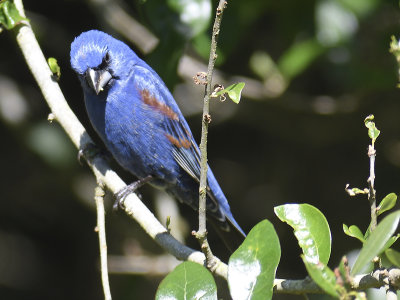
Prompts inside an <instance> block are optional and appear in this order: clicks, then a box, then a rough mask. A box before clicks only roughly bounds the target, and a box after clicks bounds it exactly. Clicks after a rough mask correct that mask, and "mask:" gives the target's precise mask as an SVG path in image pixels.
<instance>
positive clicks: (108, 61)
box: [103, 52, 111, 64]
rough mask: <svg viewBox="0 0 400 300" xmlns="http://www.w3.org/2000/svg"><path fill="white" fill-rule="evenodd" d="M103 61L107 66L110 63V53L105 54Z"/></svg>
mask: <svg viewBox="0 0 400 300" xmlns="http://www.w3.org/2000/svg"><path fill="white" fill-rule="evenodd" d="M103 61H104V62H105V63H106V64H109V63H110V61H111V56H110V52H106V55H104V59H103Z"/></svg>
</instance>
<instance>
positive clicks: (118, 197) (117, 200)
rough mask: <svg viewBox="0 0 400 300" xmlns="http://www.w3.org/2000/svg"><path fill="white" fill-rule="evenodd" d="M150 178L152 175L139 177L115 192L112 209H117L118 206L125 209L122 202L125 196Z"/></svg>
mask: <svg viewBox="0 0 400 300" xmlns="http://www.w3.org/2000/svg"><path fill="white" fill-rule="evenodd" d="M152 179H153V177H152V176H151V175H148V176H146V177H144V178H141V179H139V180H137V181H134V182H132V183H131V184H129V185H127V186H125V187H124V188H122V189H121V190H119V191H118V192H116V193H115V194H114V196H115V202H114V205H113V209H114V210H118V209H119V208H120V209H125V204H124V201H125V198H126V197H127V196H128V195H130V194H131V193H134V192H135V191H136V190H137V189H138V188H140V187H141V186H143V185H144V184H146V183H148V182H149V181H150V180H152Z"/></svg>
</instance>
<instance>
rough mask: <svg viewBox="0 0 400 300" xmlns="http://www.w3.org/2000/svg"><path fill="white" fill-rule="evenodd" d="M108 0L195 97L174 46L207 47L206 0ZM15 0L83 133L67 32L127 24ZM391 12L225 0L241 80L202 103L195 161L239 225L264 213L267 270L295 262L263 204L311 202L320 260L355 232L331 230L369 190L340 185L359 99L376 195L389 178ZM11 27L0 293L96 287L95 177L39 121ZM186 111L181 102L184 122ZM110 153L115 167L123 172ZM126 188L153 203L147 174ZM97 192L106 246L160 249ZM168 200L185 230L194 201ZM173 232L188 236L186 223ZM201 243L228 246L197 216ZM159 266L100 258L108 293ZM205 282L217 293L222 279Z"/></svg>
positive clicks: (350, 176)
mask: <svg viewBox="0 0 400 300" xmlns="http://www.w3.org/2000/svg"><path fill="white" fill-rule="evenodd" d="M118 3H119V2H118ZM120 4H121V5H122V6H123V7H124V8H125V9H126V11H128V12H130V14H131V15H132V17H133V18H135V19H136V20H137V21H139V22H140V23H142V24H143V25H144V26H146V27H147V28H148V29H149V30H150V31H151V32H152V33H153V34H155V35H156V36H157V37H158V39H159V40H160V43H159V45H158V46H157V48H156V49H155V50H154V51H153V52H152V53H150V54H148V55H146V56H145V57H144V56H142V57H143V58H144V59H145V60H146V61H147V62H148V63H149V64H150V65H151V66H152V67H153V68H154V69H155V70H157V72H159V74H160V76H161V77H162V78H163V79H164V80H165V81H166V83H167V85H168V86H169V87H170V89H171V90H172V91H173V92H174V94H175V95H176V98H177V101H178V102H179V104H180V106H181V107H183V108H184V107H188V106H189V107H198V106H199V102H201V99H202V97H203V92H204V91H203V89H202V88H198V87H193V83H192V82H191V81H186V80H185V79H184V78H182V77H181V76H180V75H179V73H178V71H177V70H178V63H179V62H180V58H181V57H182V56H183V55H190V56H191V57H194V58H196V59H198V60H199V61H202V62H204V63H206V61H207V59H208V47H209V41H210V25H211V23H212V20H213V18H214V16H213V14H214V13H213V12H214V7H215V5H216V4H215V2H214V1H209V0H208V1H206V0H185V1H184V0H169V1H160V0H158V1H156V0H153V1H152V0H147V1H143V0H138V1H131V0H130V1H128V0H126V1H123V2H120ZM24 5H25V8H26V10H27V17H28V18H29V20H30V21H31V23H32V26H33V28H34V31H35V33H36V34H37V38H38V39H39V42H40V44H41V46H42V48H43V51H44V53H45V55H46V56H48V57H50V56H51V57H57V61H58V65H59V66H60V68H61V69H62V70H63V71H62V72H63V76H62V78H61V79H60V82H59V83H60V85H61V87H62V89H63V92H64V93H65V96H66V98H67V99H68V101H69V104H70V105H71V107H72V108H73V110H74V111H75V112H76V114H77V115H78V117H79V119H80V120H81V121H82V122H83V124H84V125H85V126H86V127H87V128H88V130H89V132H90V134H91V136H93V137H94V138H95V139H96V136H95V134H94V132H93V130H92V129H91V127H90V124H89V122H88V119H87V117H86V113H85V109H84V105H83V101H82V93H81V88H80V86H79V82H78V80H77V79H76V78H75V76H74V74H73V72H72V71H71V69H70V67H69V47H70V44H71V42H72V40H73V39H74V37H75V36H77V35H78V34H79V33H81V32H82V31H85V30H88V29H92V28H98V29H101V30H103V31H107V32H109V33H110V34H112V35H114V36H115V37H116V38H120V39H123V40H124V41H126V42H127V43H129V40H127V39H126V37H125V35H124V32H120V31H118V30H117V29H116V28H113V27H112V26H110V23H109V22H108V21H109V20H105V19H104V18H103V16H104V15H99V14H97V12H96V9H94V6H95V5H96V1H94V0H92V1H89V0H88V1H73V0H69V1H66V0H60V1H57V7H56V9H55V8H54V2H51V1H25V2H24ZM71 16H73V21H72V22H71ZM399 17H400V15H399V7H398V4H397V2H389V1H383V0H337V1H334V0H315V1H289V0H283V1H264V0H249V1H231V2H229V4H228V8H227V10H226V11H225V13H224V18H223V21H222V28H221V33H220V39H219V48H218V59H217V68H218V69H219V70H220V71H222V72H223V74H228V75H229V76H241V77H240V80H235V81H234V82H237V81H243V82H245V83H246V86H245V88H244V90H243V92H242V101H241V103H240V105H235V104H234V103H231V102H230V101H225V102H223V103H219V102H218V101H215V103H212V104H213V106H212V107H211V114H212V120H213V122H212V123H211V128H210V135H209V142H208V146H209V151H210V152H209V158H210V165H211V166H212V168H213V171H214V173H215V174H216V177H217V178H218V181H219V182H220V184H221V186H222V188H223V190H224V192H225V194H226V195H227V197H228V199H229V202H230V204H231V208H232V212H233V214H234V215H235V218H236V219H237V220H238V222H239V223H240V224H241V226H242V227H243V228H244V229H245V230H246V231H248V230H249V229H250V228H252V227H253V226H254V225H255V224H257V223H258V222H259V221H261V220H263V219H266V218H268V219H269V220H270V221H271V222H272V223H273V224H274V227H275V229H276V231H277V233H278V236H279V238H280V241H281V249H282V259H281V263H280V265H279V268H278V270H277V276H278V277H284V278H303V277H304V276H306V270H305V267H304V265H303V263H302V261H301V260H300V259H299V256H300V253H301V249H300V247H299V246H298V245H297V241H296V239H295V237H294V236H293V234H292V230H291V229H290V228H288V226H285V224H282V223H281V222H280V221H279V220H278V219H277V218H276V217H275V216H274V212H273V207H274V206H278V205H281V204H284V203H303V202H307V203H310V204H312V205H313V206H315V207H317V208H318V209H319V210H321V211H323V212H324V214H325V217H326V219H327V221H328V222H329V224H330V229H331V232H332V237H333V251H332V254H331V259H330V264H332V266H331V267H334V266H335V265H337V264H338V263H339V261H340V259H341V257H342V256H343V255H344V254H346V253H347V252H349V251H351V250H353V249H354V248H359V247H360V243H359V241H358V240H356V239H350V238H349V237H348V236H346V235H345V234H344V233H343V229H342V224H343V223H346V224H357V225H358V226H359V228H360V230H361V231H362V232H365V230H366V229H367V228H368V224H369V207H368V203H367V201H364V202H363V201H362V200H358V199H354V198H350V197H349V196H348V195H347V194H346V193H345V192H344V187H345V184H346V183H348V182H351V183H352V184H354V185H355V186H363V185H365V182H364V181H363V180H362V178H367V174H368V158H367V156H366V155H361V154H360V153H363V152H366V150H365V149H366V147H367V144H368V143H369V140H368V138H367V137H366V134H365V131H364V130H365V129H364V128H362V126H360V122H362V121H363V120H364V118H365V117H366V116H367V115H369V114H371V113H373V114H374V115H375V118H376V120H377V122H378V123H379V129H380V130H381V135H380V137H379V143H378V144H377V145H376V149H377V153H378V156H377V164H376V175H377V177H376V189H377V193H378V199H382V198H383V197H382V195H386V194H388V193H390V192H394V193H396V194H399V185H398V182H400V169H399V167H400V122H399V121H398V115H399V112H400V102H399V99H398V97H399V92H398V90H397V89H396V85H397V81H398V65H397V61H396V58H395V57H393V55H392V54H391V53H389V45H390V42H391V36H392V35H394V36H395V37H397V38H398V37H399V36H400V28H399V25H398V20H399ZM14 39H15V36H14V35H13V32H12V31H10V32H6V31H3V32H1V34H0V45H1V47H0V57H1V58H0V120H1V123H0V124H1V125H0V134H1V136H2V140H3V143H2V147H1V158H2V159H1V165H2V170H3V176H2V178H3V180H2V181H1V186H0V190H1V199H2V209H1V210H0V262H1V263H0V294H1V295H2V298H4V299H54V298H55V297H56V298H57V299H61V300H62V299H71V298H74V299H99V298H101V297H102V290H101V284H100V275H99V271H98V250H97V247H98V243H97V236H96V234H95V232H94V230H93V229H94V226H95V213H94V210H93V209H94V208H93V206H94V205H93V199H92V197H93V188H94V179H93V177H92V175H91V174H90V172H89V171H88V169H87V168H86V167H85V166H81V165H80V164H79V163H78V161H77V159H75V157H76V155H77V151H76V150H75V149H74V148H73V147H72V145H71V143H70V142H69V140H68V138H67V136H65V135H64V134H63V132H62V131H61V130H60V128H59V126H58V125H57V124H56V122H53V123H52V124H49V123H47V122H46V119H47V115H48V113H49V109H48V107H47V106H46V105H45V103H44V101H43V100H42V96H41V94H40V91H39V89H38V87H37V86H36V84H35V82H34V80H33V77H32V75H31V74H30V73H29V70H28V68H27V67H26V65H25V63H24V61H23V58H22V55H21V54H20V52H19V50H18V48H17V46H16V43H15V41H14ZM393 43H394V42H392V47H393V46H394V44H393ZM132 47H133V46H132ZM392 52H393V51H392ZM394 54H396V53H395V52H394ZM198 71H205V70H194V71H193V76H194V75H195V74H196V72H198ZM231 83H232V82H231ZM254 83H257V84H254ZM262 88H268V89H270V90H273V91H274V94H273V95H274V97H268V96H265V93H262V92H260V91H259V90H260V89H262ZM246 90H247V91H246ZM250 91H251V92H252V94H251V95H252V96H251V97H250V96H248V97H247V96H246V95H250V93H249V92H250ZM254 95H255V96H254ZM257 95H261V96H257ZM192 112H193V110H192ZM199 113H200V111H199V110H198V111H197V113H193V114H192V115H191V116H189V117H188V121H189V123H190V125H191V128H192V131H193V133H194V134H195V136H196V137H199V132H200V124H201V116H200V114H199ZM97 141H98V138H97ZM115 168H116V169H117V170H118V171H119V172H120V173H121V174H122V175H123V176H124V178H125V179H126V180H127V181H132V180H133V178H131V177H130V176H129V174H126V173H124V172H123V171H122V170H120V169H118V166H116V165H115ZM141 192H142V193H143V198H144V199H146V203H148V205H149V206H150V207H153V205H152V202H151V200H150V199H152V195H153V190H152V189H151V188H147V187H145V188H143V189H142V190H141ZM360 198H362V196H360ZM148 199H149V200H148ZM111 202H112V199H110V200H109V203H108V204H109V206H108V214H107V219H106V221H107V234H108V249H109V253H110V254H112V255H124V256H126V257H133V258H132V259H133V260H134V257H136V256H138V255H141V254H149V253H150V254H152V255H155V254H159V253H160V252H161V249H159V247H158V246H157V245H156V244H155V243H154V242H153V241H151V240H150V239H149V238H148V237H147V236H146V234H145V233H144V232H143V230H141V229H140V228H138V226H137V225H136V224H135V223H134V222H132V221H131V220H129V219H128V218H127V217H126V216H124V215H123V214H116V213H112V212H111ZM396 206H398V204H396ZM180 209H181V212H182V214H183V215H184V216H185V218H186V220H188V222H189V223H190V226H189V230H191V229H193V228H195V227H196V223H197V221H196V214H195V213H193V212H192V211H191V209H190V208H187V207H181V206H180ZM171 223H174V219H171ZM187 243H188V244H189V245H191V246H192V247H198V246H197V243H196V241H194V240H193V239H192V238H190V237H189V238H187ZM210 243H211V245H212V247H213V249H214V248H215V252H216V254H217V255H219V256H221V257H222V258H224V259H226V258H227V257H228V256H227V255H226V254H225V249H224V248H223V246H221V247H219V244H221V243H219V241H218V238H217V237H215V236H214V235H213V232H212V230H210ZM396 247H398V246H396V244H395V246H394V248H395V249H394V250H393V251H396ZM399 250H400V249H397V251H399ZM393 253H395V252H390V254H391V257H392V259H393V257H394V255H393ZM393 260H395V259H393ZM161 279H162V276H160V275H151V274H147V275H146V276H142V275H121V274H117V273H115V274H113V275H112V276H111V288H112V293H113V298H114V299H131V298H141V299H151V298H154V296H155V292H156V289H157V286H158V284H159V283H160V281H161ZM217 284H219V285H220V284H221V282H218V281H217ZM225 284H226V283H225ZM222 290H223V289H218V292H219V293H220V291H222ZM218 296H219V298H221V297H223V298H224V299H225V298H228V297H229V295H228V294H223V292H221V294H219V295H218ZM297 298H298V297H296V296H284V295H279V296H277V297H276V299H297Z"/></svg>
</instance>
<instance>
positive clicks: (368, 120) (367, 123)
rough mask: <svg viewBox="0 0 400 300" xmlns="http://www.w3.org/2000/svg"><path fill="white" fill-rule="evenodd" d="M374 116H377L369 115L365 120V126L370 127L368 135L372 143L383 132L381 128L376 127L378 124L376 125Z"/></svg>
mask: <svg viewBox="0 0 400 300" xmlns="http://www.w3.org/2000/svg"><path fill="white" fill-rule="evenodd" d="M374 118H375V117H374V115H369V116H368V117H366V118H365V120H364V124H365V127H367V128H368V136H369V137H370V139H371V140H372V144H374V143H375V141H376V139H377V138H378V136H379V134H380V133H381V132H380V130H378V128H376V126H375V122H374V121H373V120H374Z"/></svg>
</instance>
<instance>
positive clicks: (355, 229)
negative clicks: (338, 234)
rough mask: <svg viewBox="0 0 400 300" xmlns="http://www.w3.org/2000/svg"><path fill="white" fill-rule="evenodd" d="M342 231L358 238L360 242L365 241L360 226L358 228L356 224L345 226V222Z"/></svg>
mask: <svg viewBox="0 0 400 300" xmlns="http://www.w3.org/2000/svg"><path fill="white" fill-rule="evenodd" d="M343 231H344V233H345V234H347V235H348V236H351V237H354V238H356V239H359V240H360V242H361V243H364V242H365V239H364V235H363V234H362V232H361V230H360V228H358V227H357V226H356V225H351V226H350V227H347V225H346V224H343Z"/></svg>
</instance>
